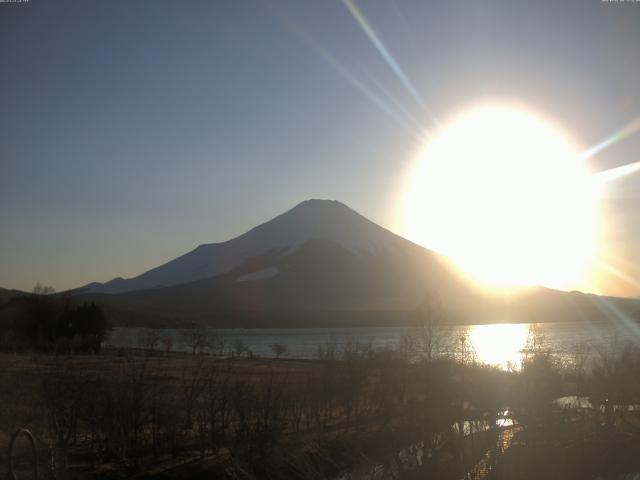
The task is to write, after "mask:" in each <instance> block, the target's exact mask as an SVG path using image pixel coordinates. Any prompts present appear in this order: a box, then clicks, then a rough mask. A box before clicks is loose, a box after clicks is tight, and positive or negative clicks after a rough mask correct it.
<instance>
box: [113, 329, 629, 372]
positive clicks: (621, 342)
mask: <svg viewBox="0 0 640 480" xmlns="http://www.w3.org/2000/svg"><path fill="white" fill-rule="evenodd" d="M637 328H638V326H637V325H630V326H628V325H627V326H625V325H618V326H616V325H614V324H612V323H610V322H585V323H575V322H571V323H539V324H528V323H496V324H486V325H460V326H453V327H439V328H438V329H437V330H436V334H435V335H434V336H435V337H436V339H437V340H438V341H437V342H436V343H437V345H436V348H435V350H436V351H438V352H439V353H445V354H449V355H455V356H460V355H465V356H467V358H469V355H471V354H472V355H473V357H474V358H475V359H476V360H478V361H479V362H482V363H487V364H491V365H496V366H499V367H502V368H511V367H516V368H517V367H518V366H519V365H520V361H521V359H522V356H523V355H524V354H525V352H527V351H530V350H531V348H532V347H533V346H534V345H535V347H537V348H542V349H544V350H548V351H550V352H552V353H554V354H556V355H558V356H559V357H560V358H562V359H563V360H564V361H567V362H573V361H576V360H577V359H582V360H585V359H586V358H587V357H588V358H594V357H595V356H597V355H599V354H602V353H605V352H611V351H616V350H620V349H622V348H623V346H625V345H626V344H628V343H629V342H630V341H635V342H637V341H638V337H637ZM208 333H209V337H210V339H212V340H213V342H212V345H213V344H214V343H215V344H217V346H215V347H207V348H204V351H205V352H206V351H210V352H220V343H221V342H220V340H222V343H223V352H224V353H226V354H231V353H232V352H233V351H234V348H235V346H236V345H237V344H238V343H239V342H241V343H242V344H243V345H244V346H246V347H247V349H250V351H251V353H252V355H254V356H261V357H273V356H274V353H273V347H272V346H273V345H274V344H281V345H284V346H286V349H287V352H286V354H284V355H283V356H284V357H286V358H298V359H315V358H317V357H318V346H319V345H322V346H325V347H326V346H334V347H335V349H336V351H337V352H338V353H340V352H342V351H343V350H344V349H345V347H347V346H351V347H353V346H354V345H355V344H357V343H359V344H365V345H371V346H372V347H374V348H385V347H390V348H394V349H399V348H403V346H405V347H406V345H407V344H410V343H411V342H412V341H414V342H415V341H417V338H418V337H419V334H420V332H419V331H417V330H416V329H414V328H411V327H368V328H367V327H358V328H256V329H235V328H224V329H209V330H208ZM148 336H149V333H148V330H146V329H140V328H115V329H113V331H112V332H111V334H110V335H109V337H108V339H107V341H106V344H107V345H108V346H113V347H142V346H146V344H147V343H146V339H147V338H148ZM159 336H160V337H162V338H166V337H169V338H171V347H170V348H171V350H172V351H184V352H188V351H191V347H190V346H189V342H188V338H187V337H188V335H187V334H185V330H182V329H161V330H160V332H159ZM156 348H158V349H163V348H164V347H163V346H161V345H159V346H158V347H156Z"/></svg>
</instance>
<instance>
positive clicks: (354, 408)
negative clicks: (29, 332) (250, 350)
mask: <svg viewBox="0 0 640 480" xmlns="http://www.w3.org/2000/svg"><path fill="white" fill-rule="evenodd" d="M319 356H320V358H319V359H318V360H316V361H298V360H291V359H259V358H245V357H234V358H223V357H219V356H211V355H198V354H178V353H161V352H159V351H153V350H148V349H147V350H142V349H140V350H106V351H103V352H101V353H97V354H75V355H42V354H41V355H29V354H25V353H17V354H12V353H4V354H1V355H0V362H1V364H2V369H1V371H0V378H1V385H2V389H1V390H0V396H1V398H0V401H1V405H2V410H1V411H0V432H2V433H1V434H0V435H1V436H0V442H1V444H0V454H1V455H2V457H0V466H1V467H2V468H3V469H4V468H5V467H6V466H7V465H8V458H7V449H6V445H8V443H9V438H10V434H11V433H12V432H15V431H16V430H17V429H19V428H23V427H26V428H28V429H29V430H30V431H31V432H32V433H33V436H34V437H35V441H36V447H37V451H38V455H39V459H38V465H39V470H40V472H39V473H40V478H55V479H70V478H167V479H169V478H229V479H253V478H270V479H320V478H335V479H347V478H380V479H382V478H397V479H411V478H442V479H462V478H464V479H481V478H487V479H537V478H548V479H552V478H558V479H560V478H562V479H571V478H576V479H577V478H580V479H594V480H595V479H600V478H619V479H622V478H626V477H623V476H616V475H624V474H628V473H633V472H636V473H637V472H640V459H638V456H637V452H638V451H640V421H639V418H640V417H639V415H640V412H638V411H636V410H635V407H634V406H635V405H637V404H640V376H639V375H638V372H640V355H638V353H637V352H635V351H633V350H630V349H627V350H625V351H622V352H619V353H615V354H614V353H611V354H610V355H600V356H599V357H598V358H597V359H594V360H593V361H592V362H591V366H589V367H587V365H586V364H583V363H580V362H578V363H572V364H571V365H559V364H558V363H557V362H556V360H555V359H554V357H553V355H551V354H549V353H547V352H532V353H531V355H530V356H528V357H527V359H526V361H525V362H524V365H523V368H522V369H521V370H519V371H513V372H505V371H501V370H498V369H495V368H491V367H487V366H483V365H479V364H477V363H475V362H474V361H473V358H471V357H470V356H468V357H465V356H464V355H458V356H456V355H454V356H452V357H448V358H438V357H433V358H431V356H425V355H423V356H422V357H420V358H418V359H416V357H415V355H414V353H412V352H409V351H408V349H402V348H401V349H399V350H391V349H379V350H374V349H372V348H370V347H368V346H366V345H362V344H358V343H352V344H349V345H347V347H346V349H345V351H344V352H340V353H338V352H337V351H336V349H335V345H333V346H332V345H324V346H320V348H319ZM573 395H576V396H581V397H589V399H590V400H589V401H590V403H589V405H586V404H585V403H584V402H586V400H584V402H583V403H582V404H581V405H579V404H578V403H576V402H574V403H573V404H571V403H568V404H562V405H560V404H558V403H554V402H553V400H554V399H557V398H559V397H568V396H573ZM14 459H15V462H14V463H15V471H16V473H17V474H18V478H32V476H30V475H32V474H31V473H30V470H31V469H32V464H31V454H30V451H29V449H28V448H27V443H26V442H25V439H24V438H22V437H20V439H19V440H18V441H17V443H16V448H15V449H14Z"/></svg>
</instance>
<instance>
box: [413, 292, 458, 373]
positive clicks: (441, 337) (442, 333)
mask: <svg viewBox="0 0 640 480" xmlns="http://www.w3.org/2000/svg"><path fill="white" fill-rule="evenodd" d="M411 319H412V323H413V325H414V326H415V328H416V337H417V338H416V343H417V344H418V350H420V351H421V352H422V355H423V356H424V359H425V360H426V361H427V363H431V362H432V361H433V359H434V357H435V356H436V355H438V354H440V353H442V351H443V350H445V349H446V348H447V347H449V346H450V343H451V328H450V327H448V326H446V325H444V315H443V311H442V307H441V305H440V302H439V301H437V297H435V298H434V299H425V301H423V303H422V305H421V306H419V307H418V308H416V309H415V310H414V311H413V312H412V313H411Z"/></svg>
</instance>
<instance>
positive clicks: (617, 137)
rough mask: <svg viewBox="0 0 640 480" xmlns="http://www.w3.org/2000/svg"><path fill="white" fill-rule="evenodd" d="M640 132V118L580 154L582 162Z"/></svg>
mask: <svg viewBox="0 0 640 480" xmlns="http://www.w3.org/2000/svg"><path fill="white" fill-rule="evenodd" d="M638 132H640V117H636V118H634V119H633V120H631V121H630V122H629V123H627V124H626V125H625V126H624V127H622V128H621V129H620V130H618V131H617V132H614V133H612V134H611V135H609V136H608V137H607V138H605V139H604V140H603V141H601V142H600V143H597V144H596V145H594V146H593V147H590V148H588V149H587V150H585V151H584V152H582V153H581V154H580V158H581V159H582V160H587V159H588V158H591V157H593V156H595V155H597V154H598V153H600V152H601V151H603V150H604V149H606V148H608V147H610V146H611V145H614V144H616V143H618V142H620V141H621V140H624V139H625V138H627V137H630V136H632V135H634V134H636V133H638Z"/></svg>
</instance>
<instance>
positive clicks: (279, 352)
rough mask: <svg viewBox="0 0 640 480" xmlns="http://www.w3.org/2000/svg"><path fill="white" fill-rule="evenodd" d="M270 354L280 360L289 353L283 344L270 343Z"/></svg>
mask: <svg viewBox="0 0 640 480" xmlns="http://www.w3.org/2000/svg"><path fill="white" fill-rule="evenodd" d="M270 348H271V353H273V354H274V355H275V356H276V358H280V357H281V356H283V355H286V353H287V352H288V351H289V347H287V346H286V345H285V344H284V343H280V342H275V343H272V344H271V346H270Z"/></svg>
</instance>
